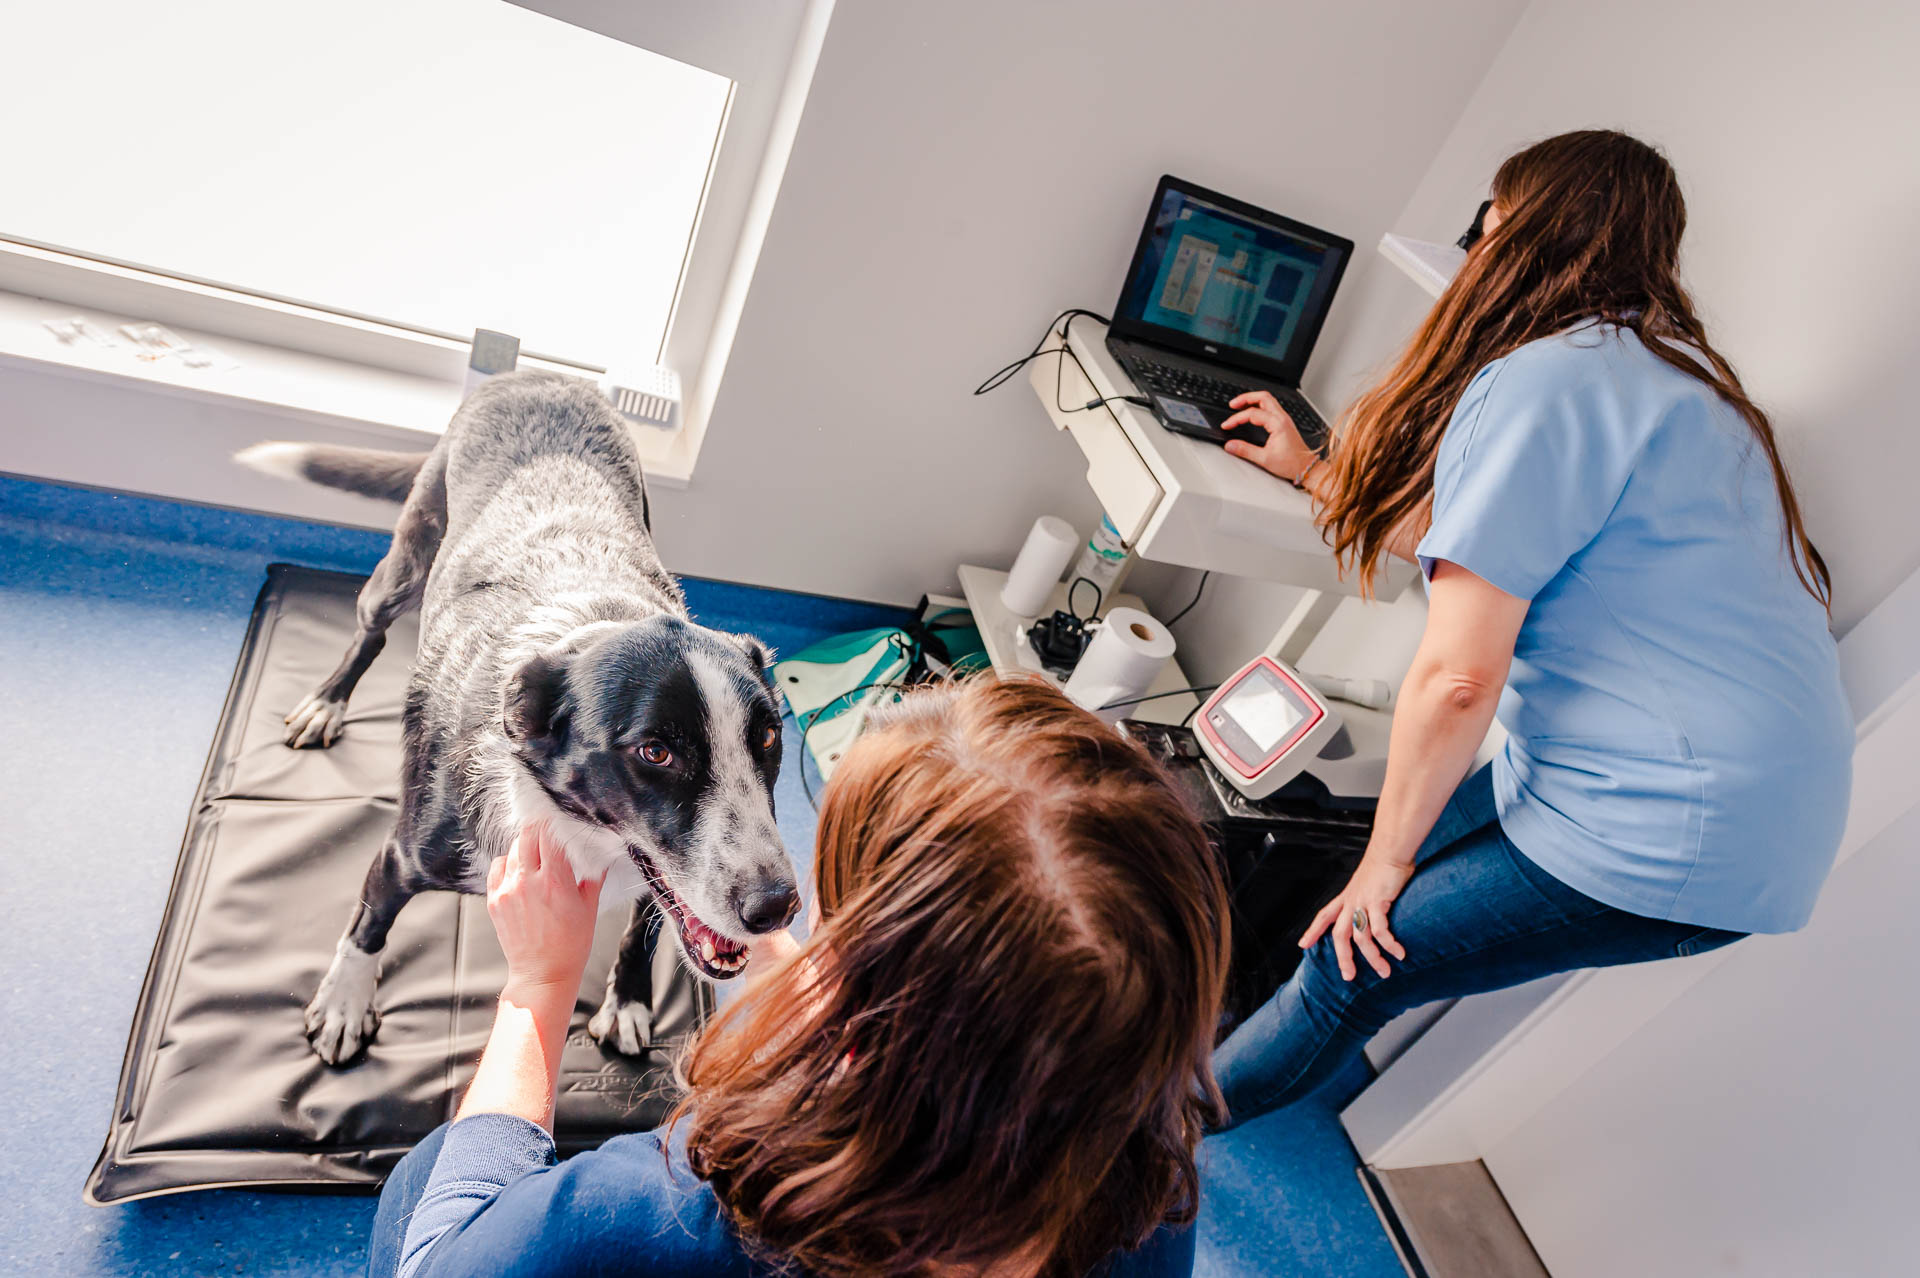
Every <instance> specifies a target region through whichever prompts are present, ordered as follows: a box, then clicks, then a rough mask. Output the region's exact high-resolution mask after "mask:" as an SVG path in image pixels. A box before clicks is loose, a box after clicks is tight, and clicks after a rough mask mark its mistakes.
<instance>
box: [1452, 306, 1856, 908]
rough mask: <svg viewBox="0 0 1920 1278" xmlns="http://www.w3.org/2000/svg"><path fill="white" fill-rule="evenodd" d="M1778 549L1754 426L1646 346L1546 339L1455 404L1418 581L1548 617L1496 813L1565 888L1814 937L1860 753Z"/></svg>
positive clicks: (1825, 646) (1817, 609)
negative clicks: (1479, 583)
mask: <svg viewBox="0 0 1920 1278" xmlns="http://www.w3.org/2000/svg"><path fill="white" fill-rule="evenodd" d="M1783 528H1784V519H1783V515H1782V512H1781V508H1780V501H1779V497H1778V495H1777V493H1776V492H1775V489H1774V482H1773V473H1772V469H1771V467H1769V465H1768V464H1767V459H1766V455H1765V453H1764V452H1762V451H1761V449H1760V448H1759V447H1758V445H1757V443H1756V441H1755V440H1754V438H1753V431H1752V429H1751V428H1750V427H1749V426H1748V425H1747V423H1746V421H1745V420H1744V419H1743V418H1742V417H1741V416H1740V414H1739V413H1738V412H1737V411H1736V410H1735V409H1734V408H1733V406H1732V405H1730V404H1728V403H1727V402H1726V401H1725V400H1724V399H1722V398H1720V396H1719V395H1717V394H1715V393H1714V391H1713V389H1712V388H1711V387H1709V386H1707V385H1706V384H1705V383H1704V382H1701V381H1700V380H1698V379H1697V378H1694V377H1692V376H1689V375H1688V374H1686V373H1683V372H1681V371H1680V370H1679V369H1676V368H1674V367H1672V366H1671V365H1669V364H1667V363H1665V362H1663V361H1662V360H1661V359H1660V358H1659V357H1658V356H1656V355H1654V354H1653V353H1652V352H1650V351H1648V350H1647V349H1646V347H1645V346H1643V345H1642V344H1641V342H1640V340H1639V338H1638V337H1636V336H1635V335H1634V334H1633V333H1631V332H1630V331H1626V330H1622V329H1619V328H1616V327H1614V326H1612V325H1600V324H1587V325H1583V326H1580V327H1577V328H1574V329H1572V330H1569V331H1567V332H1564V333H1560V334H1558V335H1556V336H1553V337H1548V338H1543V339H1541V340H1539V341H1536V342H1530V343H1528V344H1527V345H1525V346H1522V347H1521V348H1519V349H1518V350H1516V351H1514V352H1513V353H1512V354H1510V355H1508V356H1506V357H1505V358H1502V359H1497V360H1495V361H1494V362H1493V363H1491V364H1489V365H1487V366H1486V367H1485V368H1483V369H1481V370H1480V372H1479V373H1478V374H1477V375H1476V376H1475V377H1474V380H1473V382H1472V384H1471V385H1469V386H1468V388H1467V391H1466V394H1465V395H1464V396H1462V397H1461V400H1460V403H1459V406H1458V407H1457V408H1455V410H1454V413H1453V418H1452V420H1451V421H1450V422H1449V424H1448V426H1447V433H1446V436H1445V438H1444V439H1443V440H1442V441H1441V444H1440V451H1439V456H1438V458H1437V460H1436V463H1435V467H1434V483H1433V524H1432V527H1431V528H1430V529H1429V531H1428V532H1427V535H1426V537H1425V538H1424V539H1423V540H1422V541H1421V542H1420V546H1419V551H1418V553H1419V558H1420V564H1421V568H1422V570H1423V571H1424V572H1426V573H1427V574H1428V576H1429V577H1430V576H1431V575H1432V572H1433V564H1434V561H1435V560H1440V559H1445V560H1448V561H1450V562H1452V563H1456V564H1458V565H1460V566H1461V567H1463V568H1465V569H1467V570H1468V571H1469V572H1472V573H1475V574H1476V575H1478V576H1480V577H1483V578H1485V579H1486V580H1487V581H1489V582H1491V583H1493V584H1494V585H1495V586H1497V587H1499V588H1500V589H1501V590H1504V591H1506V592H1507V593H1508V594H1510V595H1514V596H1516V597H1517V598H1520V599H1526V600H1529V601H1531V603H1530V606H1529V607H1528V609H1527V617H1526V621H1525V623H1524V624H1523V625H1522V627H1521V629H1520V635H1519V640H1518V643H1517V645H1516V646H1515V649H1514V661H1513V667H1512V670H1511V671H1510V673H1509V675H1508V678H1507V687H1506V691H1505V693H1504V694H1503V695H1502V697H1501V702H1500V721H1501V723H1502V724H1504V725H1505V726H1506V728H1507V731H1508V732H1509V733H1510V734H1511V735H1510V736H1509V738H1508V741H1507V744H1506V748H1505V750H1504V751H1503V752H1502V754H1501V755H1500V757H1499V758H1498V759H1497V760H1496V761H1495V764H1494V774H1493V780H1494V794H1495V798H1496V802H1497V804H1498V810H1499V815H1500V824H1501V827H1502V829H1504V830H1505V831H1506V834H1507V837H1508V838H1510V839H1511V840H1513V842H1514V845H1515V846H1517V847H1518V848H1519V849H1520V850H1521V851H1522V852H1524V853H1525V854H1526V855H1527V857H1528V858H1529V859H1531V860H1533V861H1534V862H1536V863H1537V864H1538V865H1539V866H1540V867H1541V868H1542V869H1544V870H1546V871H1547V872H1548V873H1550V874H1552V875H1553V876H1554V877H1556V878H1558V879H1559V880H1560V881H1561V882H1563V883H1566V884H1567V885H1569V886H1570V887H1574V888H1577V889H1578V890H1580V891H1582V892H1585V893H1586V894H1587V895H1589V896H1591V897H1594V898H1596V899H1598V900H1600V901H1603V902H1605V903H1607V904H1608V905H1612V906H1616V907H1618V908H1620V909H1623V910H1628V911H1631V912H1633V913H1635V914H1641V915H1646V916H1649V917H1652V918H1658V919H1671V920H1674V921H1677V922H1683V923H1697V924H1699V925H1700V926H1702V927H1715V928H1728V929H1731V930H1735V931H1741V932H1788V931H1792V930H1793V929H1795V928H1798V927H1800V926H1801V925H1803V924H1804V923H1806V921H1807V919H1808V917H1809V915H1810V914H1811V913H1812V910H1813V902H1814V898H1815V896H1816V895H1817V894H1818V892H1819V890H1820V885H1821V883H1822V881H1824V880H1825V878H1826V875H1827V871H1828V869H1829V868H1830V867H1831V866H1832V863H1833V857H1834V853H1835V852H1836V851H1837V850H1838V848H1839V844H1840V834H1841V828H1842V826H1843V825H1844V824H1845V821H1846V815H1847V801H1848V795H1849V791H1850V788H1851V783H1852V759H1853V740H1854V733H1853V716H1852V714H1851V713H1850V712H1849V711H1848V708H1847V704H1846V696H1845V693H1843V692H1842V690H1841V685H1840V671H1839V663H1838V660H1837V654H1836V652H1835V648H1834V642H1833V638H1832V636H1831V635H1830V633H1829V632H1828V629H1827V616H1826V613H1825V612H1824V611H1823V610H1822V608H1821V606H1820V604H1819V602H1818V601H1817V600H1815V599H1814V598H1813V596H1812V595H1810V594H1809V593H1808V592H1807V590H1806V588H1805V587H1803V586H1802V585H1801V584H1800V581H1799V579H1798V577H1796V576H1795V574H1794V571H1793V565H1792V563H1791V561H1790V560H1789V558H1788V553H1787V548H1786V544H1785V541H1784V540H1783Z"/></svg>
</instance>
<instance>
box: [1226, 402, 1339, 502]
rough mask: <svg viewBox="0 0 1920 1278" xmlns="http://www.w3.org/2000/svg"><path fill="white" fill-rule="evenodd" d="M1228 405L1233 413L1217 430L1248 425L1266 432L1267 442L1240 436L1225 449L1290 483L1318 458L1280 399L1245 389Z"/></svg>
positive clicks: (1298, 478) (1296, 479) (1230, 441)
mask: <svg viewBox="0 0 1920 1278" xmlns="http://www.w3.org/2000/svg"><path fill="white" fill-rule="evenodd" d="M1227 406H1228V407H1229V408H1232V409H1234V410H1235V412H1234V414H1233V416H1231V417H1229V418H1227V420H1225V421H1224V422H1221V423H1220V429H1222V430H1232V429H1233V428H1234V427H1236V426H1249V425H1251V426H1258V427H1260V428H1261V429H1262V430H1265V431H1266V432H1267V442H1266V443H1264V444H1258V445H1255V444H1249V443H1247V442H1246V441H1245V440H1241V439H1230V440H1228V441H1227V451H1228V452H1230V453H1232V454H1233V455H1234V456H1235V457H1240V458H1243V459H1245V460H1247V461H1250V462H1252V463H1253V464H1254V465H1256V466H1258V467H1260V469H1262V470H1264V471H1266V472H1267V473H1269V474H1271V475H1274V476H1277V477H1278V478H1280V479H1284V480H1286V481H1287V482H1288V483H1290V484H1297V483H1299V482H1300V476H1301V475H1303V474H1305V473H1306V469H1307V467H1309V466H1311V465H1312V464H1313V463H1314V462H1315V461H1316V460H1318V459H1319V454H1317V453H1315V452H1314V451H1313V450H1312V449H1311V448H1308V447H1307V445H1306V441H1304V440H1302V439H1301V438H1300V431H1299V430H1298V428H1296V427H1295V426H1294V424H1293V418H1291V417H1289V416H1287V410H1286V409H1284V408H1282V407H1280V401H1279V400H1277V399H1275V398H1274V397H1273V396H1272V395H1271V394H1269V393H1268V392H1266V391H1247V392H1246V393H1245V394H1243V395H1235V396H1234V397H1233V400H1232V402H1231V403H1229V404H1228V405H1227Z"/></svg>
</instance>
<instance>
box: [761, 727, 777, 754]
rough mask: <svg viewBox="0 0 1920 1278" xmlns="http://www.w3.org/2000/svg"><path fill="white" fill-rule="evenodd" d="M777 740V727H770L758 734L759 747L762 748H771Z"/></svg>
mask: <svg viewBox="0 0 1920 1278" xmlns="http://www.w3.org/2000/svg"><path fill="white" fill-rule="evenodd" d="M779 741H780V729H779V728H778V727H770V728H768V729H767V730H766V731H765V732H762V733H761V734H760V748H761V749H762V750H771V749H773V747H774V746H775V745H777V744H778V743H779Z"/></svg>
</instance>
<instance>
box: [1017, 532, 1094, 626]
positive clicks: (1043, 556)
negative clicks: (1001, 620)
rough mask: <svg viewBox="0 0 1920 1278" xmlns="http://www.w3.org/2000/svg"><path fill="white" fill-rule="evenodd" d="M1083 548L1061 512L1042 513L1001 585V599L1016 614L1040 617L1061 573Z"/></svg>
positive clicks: (1078, 535) (1077, 535) (1076, 534)
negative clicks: (1075, 552)
mask: <svg viewBox="0 0 1920 1278" xmlns="http://www.w3.org/2000/svg"><path fill="white" fill-rule="evenodd" d="M1079 548H1080V534H1079V533H1077V532H1075V531H1074V530H1073V525H1072V524H1070V523H1068V522H1067V521H1066V520H1064V519H1062V518H1060V517H1059V516H1058V515H1042V516H1040V518H1038V519H1036V520H1034V521H1033V531H1032V532H1029V533H1028V534H1027V544H1026V545H1024V546H1022V547H1020V557H1019V558H1018V559H1016V560H1014V561H1013V570H1012V571H1011V572H1009V573H1008V574H1007V584H1006V585H1004V586H1002V587H1000V602H1001V603H1003V604H1005V605H1006V607H1007V611H1008V612H1010V613H1012V614H1013V615H1014V616H1016V617H1037V616H1039V615H1040V610H1041V609H1042V608H1045V607H1046V606H1047V596H1049V595H1051V594H1052V593H1053V588H1054V587H1055V586H1057V585H1059V584H1060V574H1061V573H1063V572H1065V571H1066V570H1067V562H1068V561H1069V560H1071V559H1072V558H1073V552H1074V551H1076V550H1078V549H1079Z"/></svg>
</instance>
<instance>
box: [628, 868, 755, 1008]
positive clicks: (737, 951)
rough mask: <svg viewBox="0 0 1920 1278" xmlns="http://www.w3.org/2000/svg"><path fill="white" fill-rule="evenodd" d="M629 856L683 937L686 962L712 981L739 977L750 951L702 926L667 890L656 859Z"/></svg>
mask: <svg viewBox="0 0 1920 1278" xmlns="http://www.w3.org/2000/svg"><path fill="white" fill-rule="evenodd" d="M628 854H629V855H631V856H632V857H633V860H634V864H636V865H638V866H639V867H640V873H641V874H643V875H645V876H646V880H647V886H648V887H649V888H651V889H653V899H654V900H656V901H658V902H659V903H660V908H661V909H663V910H665V911H666V912H667V914H668V916H669V917H671V918H672V919H673V924H674V929H675V930H676V931H678V932H679V933H680V948H681V949H683V950H685V951H686V952H687V961H688V962H690V963H692V964H693V965H694V967H696V968H697V969H699V970H700V971H701V972H703V973H705V974H706V976H707V977H708V978H709V979H711V980H715V981H724V980H727V979H729V978H731V977H735V976H738V975H740V969H741V968H743V967H745V966H746V965H747V947H746V946H744V945H742V944H741V943H740V942H738V941H734V940H729V939H728V938H727V937H724V936H722V935H720V934H719V933H718V932H716V931H714V930H713V929H712V928H710V927H708V926H707V925H706V924H705V923H703V922H701V921H700V916H699V915H697V914H695V913H694V912H693V911H692V910H691V909H689V908H687V904H686V902H684V901H682V900H681V899H680V898H679V897H678V896H677V895H675V893H674V890H673V889H672V888H670V887H668V886H667V878H666V876H665V875H664V874H662V873H660V870H659V867H657V866H655V865H654V863H653V858H651V857H649V856H648V855H647V854H646V853H644V852H642V851H640V850H639V849H638V848H629V849H628Z"/></svg>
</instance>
